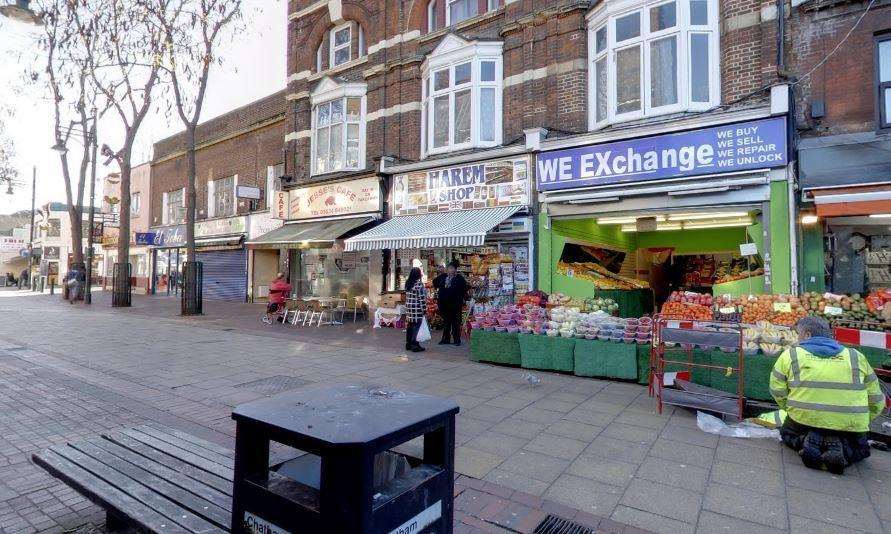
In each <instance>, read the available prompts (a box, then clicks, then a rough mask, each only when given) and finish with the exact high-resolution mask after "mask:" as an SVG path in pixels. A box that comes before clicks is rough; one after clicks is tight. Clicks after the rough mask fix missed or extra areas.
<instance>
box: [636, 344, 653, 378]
mask: <svg viewBox="0 0 891 534" xmlns="http://www.w3.org/2000/svg"><path fill="white" fill-rule="evenodd" d="M652 348H653V346H652V345H638V346H637V383H638V384H649V383H650V351H651V350H652Z"/></svg>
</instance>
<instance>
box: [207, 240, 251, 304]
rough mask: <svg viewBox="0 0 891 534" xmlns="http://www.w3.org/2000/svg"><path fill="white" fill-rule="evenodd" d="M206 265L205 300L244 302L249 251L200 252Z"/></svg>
mask: <svg viewBox="0 0 891 534" xmlns="http://www.w3.org/2000/svg"><path fill="white" fill-rule="evenodd" d="M197 260H198V261H200V262H202V263H203V264H204V298H205V299H208V300H244V299H245V296H246V295H247V250H245V249H240V250H215V251H208V252H198V254H197Z"/></svg>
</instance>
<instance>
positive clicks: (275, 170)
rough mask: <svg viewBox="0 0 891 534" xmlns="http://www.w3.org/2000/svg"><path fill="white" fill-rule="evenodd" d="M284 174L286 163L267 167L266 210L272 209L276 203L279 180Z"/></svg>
mask: <svg viewBox="0 0 891 534" xmlns="http://www.w3.org/2000/svg"><path fill="white" fill-rule="evenodd" d="M284 173H285V164H284V163H277V164H275V165H267V166H266V195H265V196H266V209H270V208H272V204H273V202H275V198H274V196H275V193H276V191H278V187H277V185H276V184H277V183H278V182H277V180H278V178H279V177H280V176H281V175H283V174H284Z"/></svg>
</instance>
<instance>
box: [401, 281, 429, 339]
mask: <svg viewBox="0 0 891 534" xmlns="http://www.w3.org/2000/svg"><path fill="white" fill-rule="evenodd" d="M426 312H427V288H425V287H424V281H423V280H422V279H421V269H420V268H418V267H412V269H411V271H409V273H408V280H406V281H405V319H406V323H407V324H406V325H405V350H410V351H412V352H422V351H424V347H422V346H421V344H420V343H418V330H419V329H420V328H421V322H422V321H423V320H424V315H425V314H426Z"/></svg>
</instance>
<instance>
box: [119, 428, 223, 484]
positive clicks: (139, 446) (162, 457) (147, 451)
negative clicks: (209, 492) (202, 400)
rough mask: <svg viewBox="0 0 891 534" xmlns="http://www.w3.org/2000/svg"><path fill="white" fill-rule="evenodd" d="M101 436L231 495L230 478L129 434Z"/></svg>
mask: <svg viewBox="0 0 891 534" xmlns="http://www.w3.org/2000/svg"><path fill="white" fill-rule="evenodd" d="M102 437H103V438H105V439H107V440H108V441H110V442H112V443H115V444H117V445H120V446H121V447H124V448H126V449H129V450H131V451H133V452H135V453H136V454H139V455H140V456H143V457H145V458H148V459H149V460H151V461H153V462H157V463H159V464H161V465H163V466H165V467H169V468H170V469H174V470H176V471H179V472H180V473H182V474H184V475H186V476H188V477H189V478H193V479H195V480H197V481H198V482H201V483H202V484H207V485H208V486H210V487H212V488H214V489H216V490H217V491H220V492H222V493H223V494H225V495H229V496H230V497H231V496H232V480H231V479H228V480H227V479H225V478H223V477H220V476H218V475H215V474H213V473H210V472H207V471H205V470H203V469H201V468H199V467H195V466H194V465H192V464H188V463H186V462H184V461H182V460H180V459H179V458H175V457H173V456H170V455H168V454H165V453H163V452H161V451H159V450H157V449H153V448H152V447H149V446H148V445H146V444H145V443H142V442H141V441H137V440H135V439H133V438H131V437H129V436H125V435H124V434H122V433H120V432H109V433H107V434H103V435H102Z"/></svg>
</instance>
